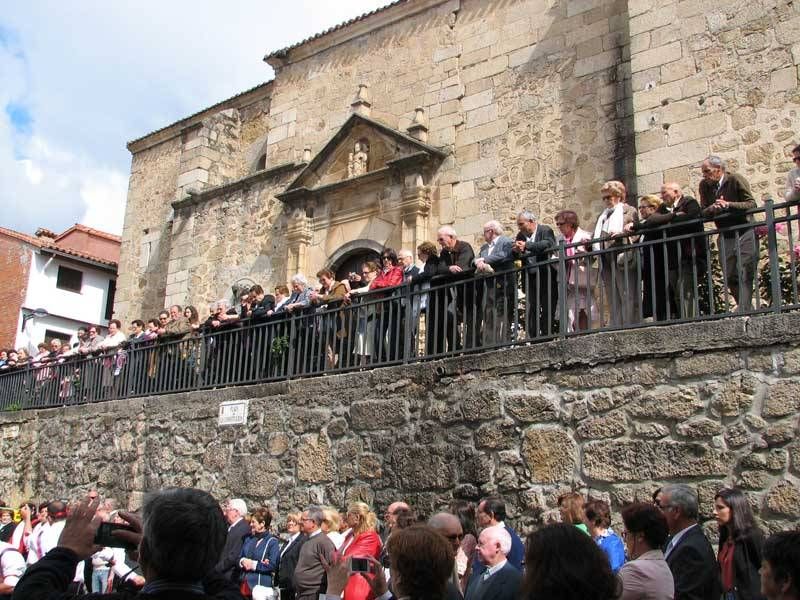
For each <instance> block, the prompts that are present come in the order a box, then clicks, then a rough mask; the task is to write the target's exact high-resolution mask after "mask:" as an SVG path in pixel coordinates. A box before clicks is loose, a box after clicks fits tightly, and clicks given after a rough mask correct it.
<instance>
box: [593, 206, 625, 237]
mask: <svg viewBox="0 0 800 600" xmlns="http://www.w3.org/2000/svg"><path fill="white" fill-rule="evenodd" d="M624 208H625V205H624V204H623V203H622V202H620V203H619V204H617V205H616V206H614V207H613V208H607V209H606V210H604V211H603V214H601V215H600V218H599V219H597V225H595V226H594V237H595V239H597V238H600V237H608V236H609V235H614V234H615V233H622V228H623V223H624V218H625V217H624ZM604 233H605V234H606V235H605V236H604V235H603V234H604Z"/></svg>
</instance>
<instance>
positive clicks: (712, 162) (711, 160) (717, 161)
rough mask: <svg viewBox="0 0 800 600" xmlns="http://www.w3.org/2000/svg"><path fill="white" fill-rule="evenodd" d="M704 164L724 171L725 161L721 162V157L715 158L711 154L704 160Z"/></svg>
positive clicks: (714, 155)
mask: <svg viewBox="0 0 800 600" xmlns="http://www.w3.org/2000/svg"><path fill="white" fill-rule="evenodd" d="M706 162H707V163H708V164H710V165H711V166H712V167H717V168H718V169H722V170H723V171H724V170H725V161H724V160H722V157H721V156H717V155H716V154H711V155H709V156H708V157H707V158H706Z"/></svg>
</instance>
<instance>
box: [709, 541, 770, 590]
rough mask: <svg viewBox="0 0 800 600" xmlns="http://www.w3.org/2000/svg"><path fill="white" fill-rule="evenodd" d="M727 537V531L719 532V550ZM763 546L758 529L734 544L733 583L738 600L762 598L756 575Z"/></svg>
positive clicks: (759, 578)
mask: <svg viewBox="0 0 800 600" xmlns="http://www.w3.org/2000/svg"><path fill="white" fill-rule="evenodd" d="M728 535H729V534H728V530H727V529H725V528H722V529H721V530H720V532H719V549H722V546H723V544H725V542H726V541H727V540H728ZM763 546H764V535H763V534H762V533H761V530H759V529H754V530H753V532H752V534H751V535H749V536H747V537H745V538H743V539H739V540H736V541H735V542H734V546H733V581H734V587H735V589H736V598H737V599H738V600H760V599H761V598H763V597H764V596H762V595H761V577H760V575H759V574H758V569H759V568H761V550H762V548H763Z"/></svg>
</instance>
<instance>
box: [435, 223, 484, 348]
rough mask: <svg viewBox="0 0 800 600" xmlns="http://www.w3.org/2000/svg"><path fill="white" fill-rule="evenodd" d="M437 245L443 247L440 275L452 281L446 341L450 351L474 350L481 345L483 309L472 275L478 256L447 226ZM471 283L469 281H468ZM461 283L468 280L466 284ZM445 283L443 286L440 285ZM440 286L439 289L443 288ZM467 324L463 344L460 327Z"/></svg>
mask: <svg viewBox="0 0 800 600" xmlns="http://www.w3.org/2000/svg"><path fill="white" fill-rule="evenodd" d="M436 241H437V242H439V245H440V246H441V247H442V252H441V253H440V254H439V270H438V274H439V275H444V276H446V278H447V279H450V280H451V283H452V285H453V288H452V289H451V290H449V291H450V298H453V297H454V300H452V302H450V303H449V304H448V305H447V306H446V308H445V307H440V308H445V310H444V315H443V316H444V323H445V338H446V340H447V345H448V349H449V350H450V351H453V350H460V349H461V348H463V347H467V348H475V347H477V346H480V345H481V341H480V323H479V318H480V316H481V315H480V309H479V308H478V307H477V306H476V304H475V283H474V281H473V280H472V275H473V273H474V272H475V267H474V265H473V263H474V261H475V252H474V251H473V249H472V246H470V245H469V244H468V243H467V242H463V241H461V240H459V239H458V236H457V234H456V231H455V229H453V228H452V227H449V226H447V225H445V226H444V227H440V228H439V231H438V232H437V237H436ZM467 278H468V279H469V281H466V279H467ZM461 280H465V281H464V282H463V283H462V282H461ZM441 283H444V282H441ZM441 283H439V285H441ZM462 323H463V324H464V341H463V344H462V341H461V338H460V337H459V326H460V325H461V324H462Z"/></svg>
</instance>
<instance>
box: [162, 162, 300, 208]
mask: <svg viewBox="0 0 800 600" xmlns="http://www.w3.org/2000/svg"><path fill="white" fill-rule="evenodd" d="M306 164H307V163H304V162H298V163H295V162H291V163H284V164H282V165H277V166H275V167H272V168H270V169H264V170H263V171H258V172H256V173H253V174H252V175H248V176H247V177H242V178H241V179H236V180H235V181H231V182H229V183H225V184H223V185H219V186H217V187H213V188H209V189H207V190H203V191H201V192H195V193H190V194H189V196H187V197H186V198H182V199H180V200H176V201H175V202H173V203H172V208H173V209H174V210H179V209H181V208H186V207H187V206H196V205H198V204H202V203H203V202H208V201H209V200H212V199H214V198H218V197H219V196H224V195H225V194H230V193H231V192H235V191H237V190H243V189H247V188H249V187H250V186H252V185H254V184H256V183H261V182H262V181H266V180H268V179H272V178H273V177H276V176H278V175H282V174H284V173H289V172H292V171H297V170H298V169H302V168H303V167H305V166H306Z"/></svg>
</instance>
